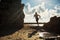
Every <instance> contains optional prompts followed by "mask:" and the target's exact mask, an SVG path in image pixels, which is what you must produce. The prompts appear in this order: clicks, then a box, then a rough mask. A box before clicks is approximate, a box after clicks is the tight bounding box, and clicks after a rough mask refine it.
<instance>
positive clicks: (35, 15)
mask: <svg viewBox="0 0 60 40" xmlns="http://www.w3.org/2000/svg"><path fill="white" fill-rule="evenodd" d="M34 17H35V19H36V22H37V24H38V20H39V18H40V15H38V14H37V12H36V13H35V14H34Z"/></svg>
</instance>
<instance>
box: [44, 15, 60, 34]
mask: <svg viewBox="0 0 60 40" xmlns="http://www.w3.org/2000/svg"><path fill="white" fill-rule="evenodd" d="M44 27H45V30H46V31H49V32H52V33H56V34H60V31H59V30H60V17H56V16H54V17H52V18H51V19H50V22H48V23H47V24H45V25H44Z"/></svg>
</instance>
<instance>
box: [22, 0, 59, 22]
mask: <svg viewBox="0 0 60 40" xmlns="http://www.w3.org/2000/svg"><path fill="white" fill-rule="evenodd" d="M22 3H24V4H25V6H24V10H23V11H24V14H25V19H24V22H35V18H34V14H35V12H37V13H38V14H39V15H40V16H41V18H40V19H39V22H49V21H50V18H51V17H53V16H57V17H60V0H22Z"/></svg>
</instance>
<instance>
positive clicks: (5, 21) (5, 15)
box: [0, 0, 24, 35]
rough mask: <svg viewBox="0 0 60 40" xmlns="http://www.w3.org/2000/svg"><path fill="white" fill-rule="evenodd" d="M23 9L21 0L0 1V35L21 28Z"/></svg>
mask: <svg viewBox="0 0 60 40" xmlns="http://www.w3.org/2000/svg"><path fill="white" fill-rule="evenodd" d="M23 8H24V4H21V0H1V1H0V35H5V34H10V33H14V32H15V31H17V30H19V29H21V28H22V27H23V22H24V13H23Z"/></svg>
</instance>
